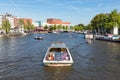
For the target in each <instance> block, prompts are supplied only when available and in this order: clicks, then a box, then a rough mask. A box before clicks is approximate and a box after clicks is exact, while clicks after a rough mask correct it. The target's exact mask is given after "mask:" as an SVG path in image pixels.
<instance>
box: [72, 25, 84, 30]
mask: <svg viewBox="0 0 120 80" xmlns="http://www.w3.org/2000/svg"><path fill="white" fill-rule="evenodd" d="M74 29H75V31H82V30H83V29H84V24H78V25H75V26H74Z"/></svg>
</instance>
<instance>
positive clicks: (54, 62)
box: [43, 42, 73, 66]
mask: <svg viewBox="0 0 120 80" xmlns="http://www.w3.org/2000/svg"><path fill="white" fill-rule="evenodd" d="M43 63H44V65H45V66H71V65H72V64H73V59H72V56H71V54H70V51H69V49H68V47H67V46H66V45H65V43H63V42H55V43H52V45H51V46H50V47H49V48H48V50H47V52H46V54H45V57H44V59H43Z"/></svg>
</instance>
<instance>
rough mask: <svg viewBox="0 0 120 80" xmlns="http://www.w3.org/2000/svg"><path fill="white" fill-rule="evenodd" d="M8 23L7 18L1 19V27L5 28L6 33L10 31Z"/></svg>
mask: <svg viewBox="0 0 120 80" xmlns="http://www.w3.org/2000/svg"><path fill="white" fill-rule="evenodd" d="M10 26H11V25H10V23H9V20H8V19H3V20H2V28H3V29H4V30H5V32H6V34H8V33H9V31H10Z"/></svg>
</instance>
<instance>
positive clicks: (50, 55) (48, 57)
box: [47, 53, 54, 61]
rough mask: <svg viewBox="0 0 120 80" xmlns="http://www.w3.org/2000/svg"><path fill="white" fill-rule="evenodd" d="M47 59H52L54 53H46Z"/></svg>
mask: <svg viewBox="0 0 120 80" xmlns="http://www.w3.org/2000/svg"><path fill="white" fill-rule="evenodd" d="M47 60H50V61H51V60H54V54H53V53H49V54H48V55H47Z"/></svg>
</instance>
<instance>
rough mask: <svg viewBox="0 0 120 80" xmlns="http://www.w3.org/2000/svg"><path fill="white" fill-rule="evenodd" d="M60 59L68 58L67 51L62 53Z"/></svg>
mask: <svg viewBox="0 0 120 80" xmlns="http://www.w3.org/2000/svg"><path fill="white" fill-rule="evenodd" d="M62 60H69V56H68V53H67V52H63V53H62Z"/></svg>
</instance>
